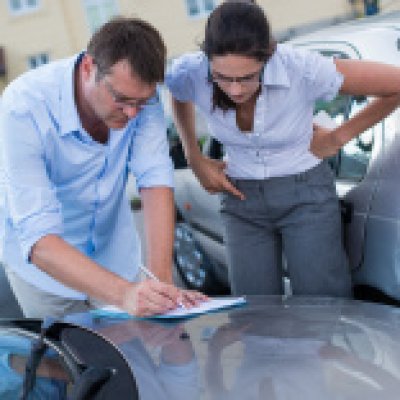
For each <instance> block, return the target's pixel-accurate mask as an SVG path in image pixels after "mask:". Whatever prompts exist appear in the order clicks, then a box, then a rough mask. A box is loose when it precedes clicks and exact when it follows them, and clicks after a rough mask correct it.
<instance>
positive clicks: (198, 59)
mask: <svg viewBox="0 0 400 400" xmlns="http://www.w3.org/2000/svg"><path fill="white" fill-rule="evenodd" d="M203 63H204V56H202V53H200V52H198V53H191V54H185V55H183V56H182V57H179V58H177V59H175V60H174V61H173V62H172V64H171V66H170V67H169V68H168V70H167V73H166V76H165V84H166V85H167V86H168V89H169V90H170V92H171V93H172V95H173V96H174V97H175V98H176V99H177V100H179V101H194V100H195V82H196V79H197V80H198V79H201V77H200V76H198V75H199V74H198V72H200V69H202V68H201V66H202V64H203ZM205 79H206V77H204V80H205Z"/></svg>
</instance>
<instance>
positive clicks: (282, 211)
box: [221, 162, 351, 297]
mask: <svg viewBox="0 0 400 400" xmlns="http://www.w3.org/2000/svg"><path fill="white" fill-rule="evenodd" d="M232 182H233V184H234V185H235V186H236V187H237V188H238V189H239V190H240V191H242V192H243V193H244V195H245V196H246V199H245V200H243V201H242V200H239V199H238V198H236V197H235V196H233V195H230V194H228V193H224V194H223V196H222V201H221V213H222V218H223V221H224V224H225V233H226V236H225V240H226V246H227V252H228V263H229V274H230V281H231V288H232V292H233V294H235V295H241V294H282V293H283V287H282V277H283V271H282V253H283V254H284V256H285V259H286V261H287V269H288V275H289V278H290V281H291V286H292V291H293V294H294V295H322V296H325V295H326V296H338V297H348V296H350V295H351V279H350V271H349V268H348V262H347V257H346V254H345V251H344V248H343V244H342V227H341V217H340V209H339V203H338V199H337V196H336V191H335V186H334V180H333V174H332V171H331V170H330V167H329V165H328V164H327V163H326V162H322V163H320V164H319V165H317V166H316V167H314V168H312V169H310V170H308V171H306V172H303V173H300V174H296V175H290V176H285V177H278V178H270V179H265V180H246V179H244V180H243V179H232Z"/></svg>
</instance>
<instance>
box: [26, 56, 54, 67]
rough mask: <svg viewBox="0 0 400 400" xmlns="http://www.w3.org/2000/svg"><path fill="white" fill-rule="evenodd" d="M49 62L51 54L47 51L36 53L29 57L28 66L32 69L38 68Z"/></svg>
mask: <svg viewBox="0 0 400 400" xmlns="http://www.w3.org/2000/svg"><path fill="white" fill-rule="evenodd" d="M48 62H49V55H48V54H47V53H39V54H34V55H32V56H29V57H28V67H29V68H30V69H33V68H37V67H39V66H41V65H43V64H47V63H48Z"/></svg>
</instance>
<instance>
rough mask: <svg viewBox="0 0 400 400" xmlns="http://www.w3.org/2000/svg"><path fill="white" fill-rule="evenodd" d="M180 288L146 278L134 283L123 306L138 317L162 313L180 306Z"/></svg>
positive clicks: (126, 295)
mask: <svg viewBox="0 0 400 400" xmlns="http://www.w3.org/2000/svg"><path fill="white" fill-rule="evenodd" d="M181 297H182V295H181V293H180V290H179V289H178V288H176V287H175V286H173V285H170V284H167V283H164V282H157V281H155V280H152V279H146V280H145V281H143V282H138V283H132V285H131V286H130V287H129V289H128V290H127V292H126V293H125V296H124V301H123V304H122V308H123V309H124V310H126V311H127V312H128V313H130V314H132V315H135V316H137V317H147V316H150V315H156V314H162V313H165V312H167V311H169V310H173V309H174V308H176V307H178V303H179V301H180V298H181Z"/></svg>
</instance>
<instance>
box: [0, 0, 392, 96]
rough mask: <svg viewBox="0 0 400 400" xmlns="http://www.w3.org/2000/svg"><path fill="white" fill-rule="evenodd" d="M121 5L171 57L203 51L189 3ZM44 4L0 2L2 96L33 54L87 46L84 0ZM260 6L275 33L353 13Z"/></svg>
mask: <svg viewBox="0 0 400 400" xmlns="http://www.w3.org/2000/svg"><path fill="white" fill-rule="evenodd" d="M115 1H116V4H117V9H118V10H119V12H120V13H121V14H124V15H131V16H138V17H140V18H143V19H145V20H147V21H149V22H150V23H152V24H153V25H155V26H156V27H157V28H158V29H159V30H160V32H161V34H162V35H163V37H164V39H165V41H166V44H167V47H168V55H169V57H175V56H177V55H179V54H181V53H183V52H185V51H189V50H194V49H197V48H198V44H199V43H200V42H201V40H202V36H203V30H204V23H205V17H201V18H190V17H188V15H187V12H186V3H185V0H115ZM386 1H387V2H390V0H386ZM40 2H41V6H40V9H39V10H37V11H34V12H30V13H27V14H25V15H11V13H10V10H9V8H8V0H0V46H3V47H4V48H5V51H6V60H7V70H8V75H7V77H6V78H5V79H4V78H0V92H1V90H2V88H3V87H4V85H5V84H6V83H7V82H9V81H10V80H12V79H14V78H15V77H17V76H18V75H19V74H21V73H22V72H24V71H26V70H27V68H28V64H27V58H28V56H29V55H31V54H37V53H40V52H48V53H49V56H50V60H55V59H58V58H62V57H66V56H69V55H72V54H74V53H76V52H78V51H80V50H82V49H84V48H85V46H86V43H87V41H88V39H89V36H90V32H89V28H88V22H87V19H86V14H85V10H84V7H83V0H40ZM258 3H259V4H260V5H261V6H262V7H263V8H264V9H265V10H266V13H267V15H268V17H269V19H270V21H271V25H272V29H273V31H275V32H279V31H284V30H286V29H288V28H291V27H295V26H299V25H303V24H307V23H312V22H315V21H321V20H325V19H328V18H333V17H335V16H338V17H341V16H344V15H348V14H349V13H350V12H351V11H352V9H351V6H350V3H349V1H348V0H323V1H315V0H259V1H258ZM388 4H389V3H388ZM393 7H394V6H393Z"/></svg>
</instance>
